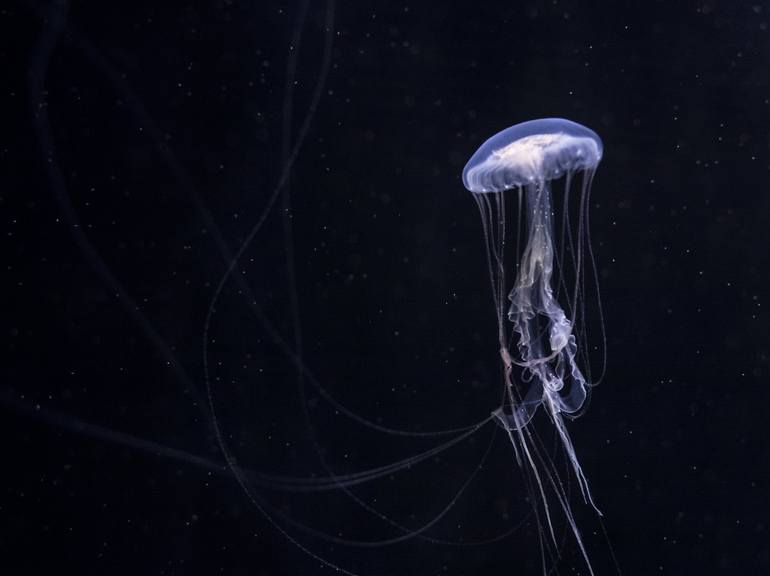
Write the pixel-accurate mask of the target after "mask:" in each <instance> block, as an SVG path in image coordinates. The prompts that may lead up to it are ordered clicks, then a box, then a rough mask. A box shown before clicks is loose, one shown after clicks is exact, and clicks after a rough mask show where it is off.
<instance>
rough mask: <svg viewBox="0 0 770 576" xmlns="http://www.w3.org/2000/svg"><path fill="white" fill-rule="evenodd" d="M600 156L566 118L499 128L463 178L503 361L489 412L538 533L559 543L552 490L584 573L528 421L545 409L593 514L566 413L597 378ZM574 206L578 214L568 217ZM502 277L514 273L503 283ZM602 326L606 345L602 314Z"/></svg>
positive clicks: (574, 412) (562, 498)
mask: <svg viewBox="0 0 770 576" xmlns="http://www.w3.org/2000/svg"><path fill="white" fill-rule="evenodd" d="M602 154H603V145H602V141H601V139H600V138H599V136H598V135H597V134H596V133H595V132H594V131H592V130H590V129H589V128H586V127H585V126H582V125H580V124H577V123H576V122H572V121H570V120H565V119H561V118H546V119H540V120H532V121H529V122H523V123H521V124H516V125H515V126H511V127H510V128H506V129H505V130H502V131H501V132H498V133H497V134H495V135H494V136H492V137H491V138H489V139H488V140H486V141H485V142H484V143H483V144H482V145H481V146H480V147H479V149H478V150H477V151H476V152H475V153H474V154H473V155H472V156H471V158H470V160H469V161H468V163H467V164H466V165H465V168H464V170H463V174H462V179H463V184H464V185H465V187H466V188H467V189H468V190H469V191H470V192H472V193H473V194H472V196H473V198H474V200H475V201H476V204H477V205H478V207H479V212H480V213H481V221H482V226H483V230H484V240H485V247H486V252H487V262H488V268H489V278H490V282H491V286H492V295H493V301H494V305H495V312H496V319H497V335H498V345H499V351H500V359H501V362H502V366H503V370H502V373H503V384H504V387H505V400H504V402H503V405H502V406H500V407H499V408H498V409H496V410H495V411H494V412H493V413H492V414H493V416H494V417H495V419H496V420H497V421H498V423H499V424H500V425H501V426H502V427H503V428H504V429H505V430H506V431H507V433H508V437H509V439H510V441H511V444H512V446H513V449H514V452H515V455H516V460H517V462H518V463H519V465H520V466H522V467H523V468H525V469H526V470H528V472H529V473H531V475H532V477H534V480H535V482H534V484H533V485H534V486H536V491H537V492H538V493H539V496H540V501H541V506H542V512H543V514H544V517H545V519H546V520H547V523H546V524H547V525H546V526H545V527H543V528H544V532H546V533H550V536H551V539H552V541H553V544H554V546H557V544H556V538H555V536H554V528H553V524H552V519H551V513H550V512H549V507H548V498H547V494H548V493H550V494H552V495H555V496H556V499H557V500H558V502H559V503H560V505H561V508H562V510H563V512H564V515H565V518H566V520H567V521H568V522H569V524H570V526H571V528H572V532H573V535H574V537H575V539H576V541H577V544H578V546H579V548H580V550H581V553H582V555H583V557H584V559H585V562H586V564H587V565H588V568H589V572H590V573H591V574H593V570H592V568H591V564H590V561H589V559H588V555H587V553H586V550H585V548H584V546H583V541H582V538H581V536H580V532H579V530H578V529H577V526H576V524H575V521H574V517H573V514H572V510H571V507H570V503H569V498H568V495H567V494H566V493H565V491H564V489H563V485H562V483H561V481H559V480H558V479H559V477H560V472H559V471H558V470H557V469H556V465H555V464H554V462H553V461H552V460H551V459H550V458H549V457H548V456H547V454H545V453H543V451H542V442H541V441H540V440H539V439H538V437H537V436H536V434H535V432H533V431H532V429H531V424H530V423H531V422H532V420H533V418H534V416H535V413H536V412H537V411H538V409H539V408H540V406H543V407H544V409H545V410H546V411H547V415H548V420H549V421H550V423H551V424H552V425H553V428H554V430H555V434H556V437H557V438H558V439H559V441H560V444H561V446H562V448H563V451H564V453H565V454H566V456H567V459H566V461H567V462H568V466H569V468H570V469H571V470H572V472H573V474H574V476H575V478H576V479H577V483H578V486H579V487H580V493H581V495H582V497H583V500H584V501H585V503H586V504H590V505H592V506H593V507H594V509H596V511H597V512H599V511H598V509H597V508H596V506H595V505H594V502H593V498H592V496H591V493H590V490H589V488H588V481H587V479H586V477H585V475H584V474H583V470H582V468H581V466H580V463H579V461H578V458H577V455H576V452H575V449H574V447H573V445H572V441H571V439H570V436H569V433H568V431H567V426H566V424H565V417H566V418H568V419H573V418H575V417H577V416H579V415H580V414H582V413H583V411H584V410H585V407H586V406H587V401H588V398H589V393H590V390H591V387H592V386H593V385H594V383H595V382H598V380H600V379H601V376H600V377H599V378H598V379H597V380H592V378H591V370H590V364H589V362H588V358H587V353H586V349H587V346H586V340H587V329H586V323H585V318H584V316H585V315H586V308H587V307H586V302H585V291H586V286H587V285H590V284H591V283H593V285H594V286H595V288H596V290H595V293H596V296H597V301H596V302H597V305H598V310H599V317H600V319H601V304H600V302H599V300H598V274H597V273H596V267H595V264H594V258H593V250H592V248H591V243H590V237H589V226H588V223H589V220H588V205H589V198H590V191H591V183H592V181H593V175H594V172H595V170H596V168H597V166H598V165H599V162H600V161H601V159H602ZM577 175H581V176H582V178H581V179H580V181H581V184H580V194H579V195H578V197H577V199H576V201H577V204H576V205H575V206H574V207H573V209H572V210H571V209H570V206H571V205H572V204H574V199H573V201H571V200H570V190H571V186H572V183H573V182H574V181H575V180H576V179H577ZM557 181H559V182H561V181H563V187H562V188H561V189H560V190H559V192H560V197H561V206H562V209H561V225H560V226H559V228H558V232H559V233H558V234H557V228H556V227H555V226H554V219H555V214H554V205H555V204H556V203H555V202H554V200H553V198H552V194H551V190H552V186H556V182H557ZM510 194H516V200H517V205H518V210H517V212H516V215H517V216H516V217H517V219H518V222H517V226H516V234H515V235H514V236H515V237H514V238H509V236H511V235H509V234H508V230H507V228H508V221H509V215H508V213H507V209H506V202H508V200H507V197H509V196H510ZM571 211H572V212H574V213H575V216H576V218H573V217H571V216H570V212H571ZM574 220H576V222H575V221H574ZM511 244H513V245H514V246H515V247H514V248H513V252H512V251H511V248H512V247H511ZM587 267H588V268H589V270H590V272H591V274H590V276H588V275H587V274H586V268H587ZM587 276H588V277H587ZM509 277H512V278H513V281H512V283H511V286H510V288H509V286H508V280H509ZM506 301H507V303H506ZM506 308H507V309H506ZM599 325H600V328H601V331H600V334H601V339H602V343H603V342H604V327H603V320H600V322H599ZM602 352H604V347H603V348H602ZM603 371H604V364H602V369H601V373H602V374H603ZM544 545H545V543H544V542H543V541H542V540H541V546H544Z"/></svg>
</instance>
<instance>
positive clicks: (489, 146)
mask: <svg viewBox="0 0 770 576" xmlns="http://www.w3.org/2000/svg"><path fill="white" fill-rule="evenodd" d="M603 150H604V148H603V146H602V141H601V139H600V138H599V136H598V135H597V134H596V132H594V131H593V130H591V129H589V128H586V127H585V126H583V125H581V124H578V123H576V122H572V121H571V120H565V119H563V118H545V119H541V120H530V121H528V122H522V123H521V124H516V125H515V126H511V127H510V128H506V129H505V130H502V131H501V132H498V133H497V134H495V135H494V136H492V137H491V138H489V139H488V140H487V141H486V142H484V143H483V144H482V145H481V146H480V147H479V149H478V150H476V152H475V153H474V154H473V156H471V158H470V160H468V163H467V164H466V165H465V169H464V170H463V184H464V185H465V187H466V188H467V189H468V190H469V191H470V192H474V193H489V192H502V191H504V190H508V189H510V188H513V187H515V186H523V185H526V184H529V183H532V182H537V181H540V182H542V181H547V180H552V179H554V178H559V177H561V176H562V175H564V174H565V173H568V172H576V171H579V170H593V169H595V168H596V167H597V165H598V164H599V161H600V160H601V159H602V153H603Z"/></svg>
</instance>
